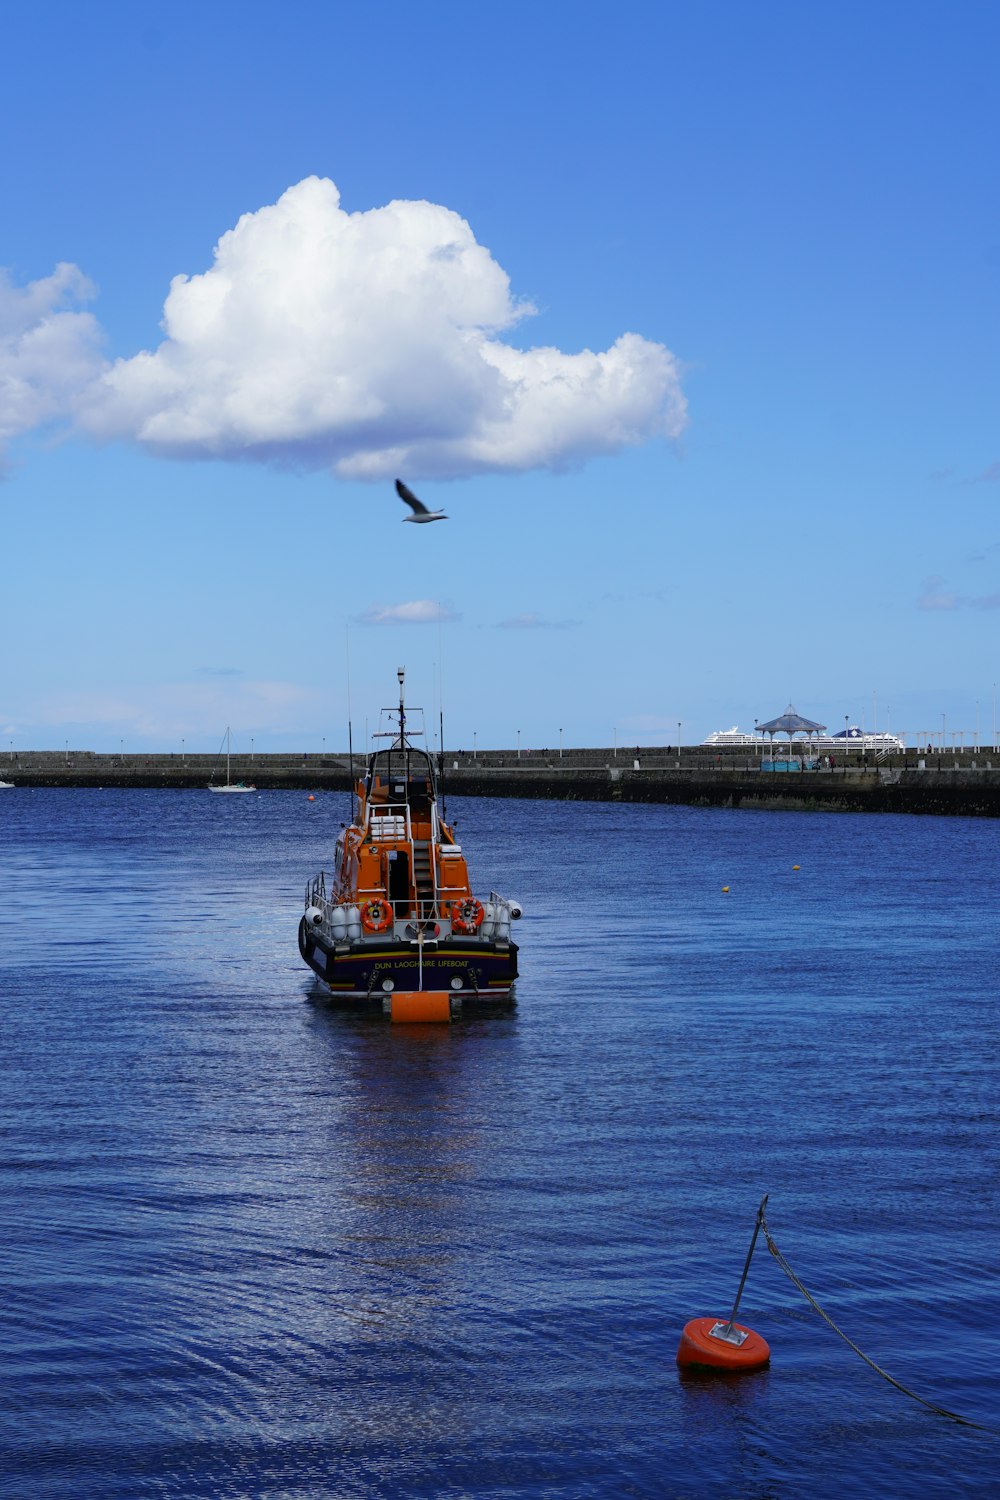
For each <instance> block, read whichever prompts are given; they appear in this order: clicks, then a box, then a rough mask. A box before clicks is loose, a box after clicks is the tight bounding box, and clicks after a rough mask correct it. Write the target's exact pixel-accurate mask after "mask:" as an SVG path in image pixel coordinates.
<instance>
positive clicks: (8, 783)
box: [0, 781, 14, 787]
mask: <svg viewBox="0 0 1000 1500" xmlns="http://www.w3.org/2000/svg"><path fill="white" fill-rule="evenodd" d="M13 785H14V783H13V782H12V781H0V787H12V786H13Z"/></svg>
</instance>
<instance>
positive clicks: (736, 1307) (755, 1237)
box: [725, 1193, 767, 1333]
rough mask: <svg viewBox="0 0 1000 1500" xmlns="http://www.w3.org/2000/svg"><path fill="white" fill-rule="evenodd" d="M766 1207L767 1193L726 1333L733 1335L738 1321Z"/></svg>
mask: <svg viewBox="0 0 1000 1500" xmlns="http://www.w3.org/2000/svg"><path fill="white" fill-rule="evenodd" d="M766 1206H767V1194H766V1193H765V1194H764V1196H763V1198H762V1199H761V1200H760V1208H758V1210H757V1219H756V1222H755V1223H754V1226H753V1238H752V1239H751V1241H750V1249H749V1250H748V1251H747V1260H746V1265H745V1266H744V1267H743V1275H742V1276H741V1277H740V1288H739V1291H738V1292H737V1293H736V1301H735V1302H734V1303H733V1310H732V1312H731V1313H730V1314H729V1322H728V1323H727V1324H726V1327H725V1332H726V1333H732V1330H733V1324H734V1323H735V1321H736V1313H737V1310H738V1308H739V1305H740V1298H741V1297H742V1296H743V1288H744V1287H745V1286H746V1282H747V1274H748V1272H749V1270H750V1262H751V1261H752V1260H753V1251H754V1246H755V1245H756V1243H757V1236H758V1235H759V1234H760V1226H761V1223H762V1221H763V1218H764V1209H765V1207H766Z"/></svg>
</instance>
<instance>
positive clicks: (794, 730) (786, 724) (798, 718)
mask: <svg viewBox="0 0 1000 1500" xmlns="http://www.w3.org/2000/svg"><path fill="white" fill-rule="evenodd" d="M825 728H826V725H825V724H817V723H816V722H815V720H813V719H804V718H803V717H802V715H801V714H800V713H796V711H795V709H794V708H793V707H792V705H791V704H790V703H789V705H788V707H787V708H786V710H785V712H784V713H783V714H779V716H778V717H777V718H776V719H769V720H768V721H767V723H766V724H758V725H757V732H758V734H822V733H823V730H824V729H825Z"/></svg>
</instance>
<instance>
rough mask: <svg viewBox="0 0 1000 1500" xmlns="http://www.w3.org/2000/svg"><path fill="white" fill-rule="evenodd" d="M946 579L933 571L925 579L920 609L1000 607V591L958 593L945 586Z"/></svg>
mask: <svg viewBox="0 0 1000 1500" xmlns="http://www.w3.org/2000/svg"><path fill="white" fill-rule="evenodd" d="M944 583H945V579H944V578H943V577H942V576H941V574H940V573H933V574H931V576H930V577H929V578H925V579H924V591H923V593H922V594H921V595H920V598H919V599H918V600H917V608H918V609H927V610H952V609H1000V593H993V594H956V593H954V592H953V591H952V590H950V589H946V588H945V587H944Z"/></svg>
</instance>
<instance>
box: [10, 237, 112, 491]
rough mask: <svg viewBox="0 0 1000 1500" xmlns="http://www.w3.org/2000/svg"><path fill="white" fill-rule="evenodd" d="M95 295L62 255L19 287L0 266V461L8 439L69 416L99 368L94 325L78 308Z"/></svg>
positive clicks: (97, 329)
mask: <svg viewBox="0 0 1000 1500" xmlns="http://www.w3.org/2000/svg"><path fill="white" fill-rule="evenodd" d="M93 295H94V288H93V286H92V285H91V283H90V282H89V281H88V280H87V278H86V277H85V276H84V275H83V273H82V272H81V271H80V270H78V268H77V267H76V266H73V265H69V264H67V263H65V262H63V263H61V264H60V265H58V266H56V269H55V270H54V271H53V273H52V275H51V276H46V277H43V278H42V279H40V280H39V281H31V282H29V283H28V285H27V286H25V287H16V286H14V285H13V283H12V281H11V279H10V277H9V275H8V274H7V272H6V271H4V270H0V465H2V463H3V455H4V452H5V450H6V447H7V444H8V443H9V442H10V440H11V438H13V437H17V436H18V435H19V434H20V433H23V432H30V431H31V430H32V428H35V427H40V426H43V425H44V424H45V423H47V422H51V421H54V420H57V419H60V418H63V419H65V418H66V417H68V416H69V415H70V413H71V412H72V409H73V407H74V405H75V403H76V401H77V398H78V397H79V394H80V392H81V391H82V390H84V389H85V388H86V387H87V386H88V385H90V384H91V382H92V381H93V380H94V378H95V376H97V375H98V373H99V372H100V370H101V369H102V360H101V356H100V352H99V351H100V344H101V330H100V327H99V325H98V323H97V320H96V319H95V318H94V317H93V315H92V314H91V313H89V312H83V311H81V310H80V304H81V303H85V302H88V301H89V300H90V299H91V297H93Z"/></svg>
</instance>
